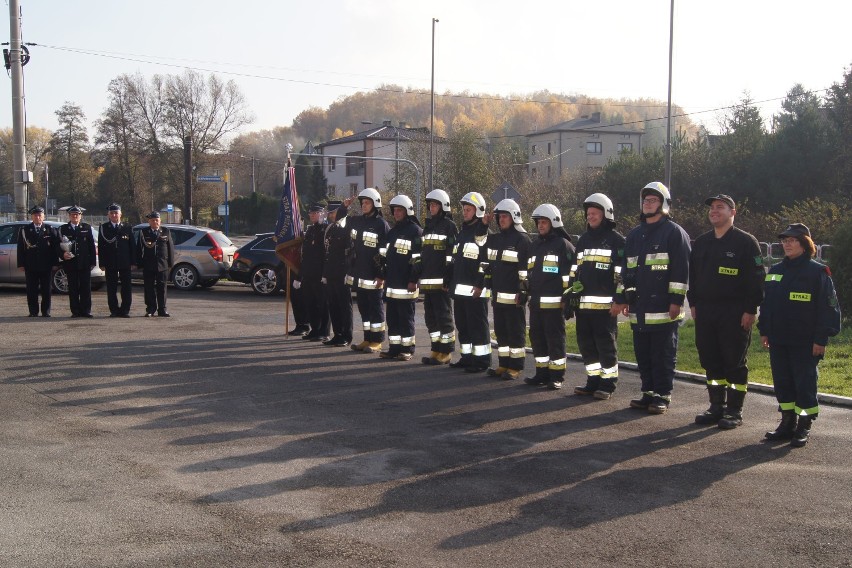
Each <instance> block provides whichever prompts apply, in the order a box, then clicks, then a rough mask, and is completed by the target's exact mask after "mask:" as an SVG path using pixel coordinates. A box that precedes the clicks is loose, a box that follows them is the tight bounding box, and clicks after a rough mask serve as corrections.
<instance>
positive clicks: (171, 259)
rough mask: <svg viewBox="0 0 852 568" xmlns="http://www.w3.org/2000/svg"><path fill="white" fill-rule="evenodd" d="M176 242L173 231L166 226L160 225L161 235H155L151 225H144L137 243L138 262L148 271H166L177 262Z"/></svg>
mask: <svg viewBox="0 0 852 568" xmlns="http://www.w3.org/2000/svg"><path fill="white" fill-rule="evenodd" d="M176 256H177V254H176V253H175V244H174V241H173V240H172V233H171V231H169V229H168V228H166V227H160V234H159V236H156V235H154V231H153V230H152V229H151V227H144V228H143V229H142V231H141V232H140V233H139V241H138V242H137V243H136V264H137V265H139V266H141V267H142V269H143V270H146V271H148V272H165V271H167V270H169V269H170V268H171V267H172V265H174V263H175V257H176Z"/></svg>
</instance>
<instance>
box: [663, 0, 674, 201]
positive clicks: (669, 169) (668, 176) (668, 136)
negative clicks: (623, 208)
mask: <svg viewBox="0 0 852 568" xmlns="http://www.w3.org/2000/svg"><path fill="white" fill-rule="evenodd" d="M673 46H674V0H671V8H670V11H669V101H668V105H667V108H668V110H667V112H666V180H665V183H666V187H667V188H669V190H671V188H672V47H673Z"/></svg>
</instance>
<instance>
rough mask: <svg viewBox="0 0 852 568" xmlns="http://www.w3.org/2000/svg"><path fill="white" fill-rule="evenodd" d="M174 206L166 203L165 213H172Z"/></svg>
mask: <svg viewBox="0 0 852 568" xmlns="http://www.w3.org/2000/svg"><path fill="white" fill-rule="evenodd" d="M174 210H175V206H174V204H173V203H166V213H174Z"/></svg>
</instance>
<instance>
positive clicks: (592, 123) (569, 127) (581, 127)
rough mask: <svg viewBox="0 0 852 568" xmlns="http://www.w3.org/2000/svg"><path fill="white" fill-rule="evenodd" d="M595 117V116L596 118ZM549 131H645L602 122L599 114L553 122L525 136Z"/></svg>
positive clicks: (623, 132)
mask: <svg viewBox="0 0 852 568" xmlns="http://www.w3.org/2000/svg"><path fill="white" fill-rule="evenodd" d="M595 114H597V113H595ZM595 118H597V120H596V119H595ZM549 132H608V133H612V134H640V135H641V134H644V133H645V131H644V130H637V129H635V128H628V127H626V126H624V125H623V124H602V123H601V121H600V116H598V117H595V116H594V115H592V116H591V117H589V116H581V117H580V118H575V119H574V120H569V121H567V122H560V123H559V124H555V125H553V126H550V127H548V128H544V129H542V130H537V131H536V132H530V133H529V134H527V137H528V138H529V137H530V136H536V135H538V134H547V133H549Z"/></svg>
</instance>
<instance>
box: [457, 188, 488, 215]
mask: <svg viewBox="0 0 852 568" xmlns="http://www.w3.org/2000/svg"><path fill="white" fill-rule="evenodd" d="M459 201H460V202H461V203H462V204H464V203H467V204H468V205H473V206H474V207H475V208H476V216H477V218H479V219H482V217H483V216H485V198H484V197H482V194H481V193H479V192H476V191H471V192H469V193H465V194H464V197H462V198H461V199H460V200H459Z"/></svg>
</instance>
